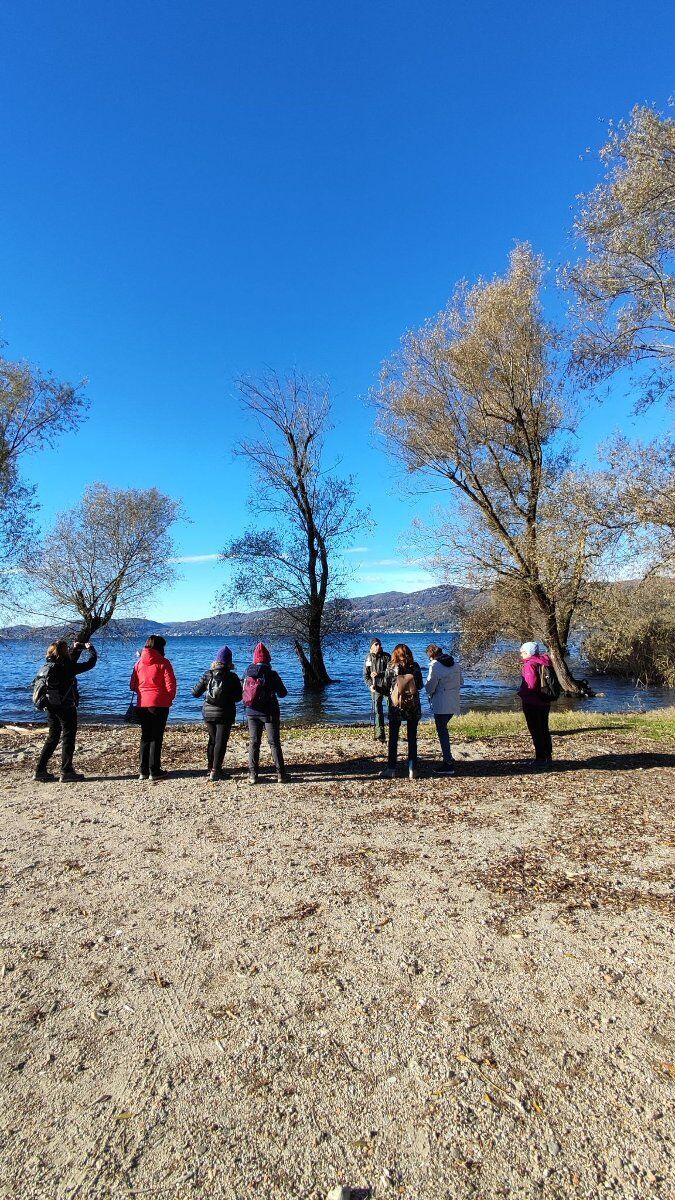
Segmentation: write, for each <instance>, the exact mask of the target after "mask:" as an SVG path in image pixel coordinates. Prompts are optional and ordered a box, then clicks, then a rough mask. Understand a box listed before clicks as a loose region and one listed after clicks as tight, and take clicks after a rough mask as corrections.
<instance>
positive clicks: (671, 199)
mask: <svg viewBox="0 0 675 1200" xmlns="http://www.w3.org/2000/svg"><path fill="white" fill-rule="evenodd" d="M600 158H601V161H602V164H603V167H604V177H603V179H602V180H601V181H600V183H598V185H597V187H596V188H595V189H594V190H593V191H592V192H591V193H590V195H588V196H586V197H585V198H584V200H583V203H582V206H581V211H580V213H579V216H578V218H577V221H576V227H575V232H576V234H577V237H578V238H579V239H580V241H581V242H582V243H583V245H584V247H585V251H586V254H585V257H584V258H583V259H582V260H581V261H580V262H578V263H577V264H576V265H574V266H571V267H569V268H567V270H566V272H565V279H566V282H567V283H568V284H569V285H570V286H571V287H572V289H573V291H574V293H575V295H576V312H575V315H576V319H577V323H578V326H579V334H578V339H577V344H576V353H577V358H578V361H579V363H580V364H581V366H582V367H583V368H584V369H585V370H587V371H588V373H589V374H590V377H591V379H599V378H603V377H604V376H607V375H609V374H611V373H612V372H613V371H614V370H616V369H617V368H618V367H622V366H634V365H635V364H637V363H646V364H648V371H649V373H648V376H647V384H646V388H645V391H644V393H643V402H644V403H649V402H650V401H652V400H654V399H656V398H657V397H659V396H663V395H670V396H671V398H672V397H673V395H674V394H675V393H674V392H673V383H674V378H675V377H674V374H673V371H674V369H675V120H673V118H672V117H667V116H662V115H661V114H660V113H658V112H656V111H655V110H654V109H653V108H644V107H636V108H634V109H633V111H632V113H631V115H630V118H629V120H628V121H624V122H621V123H620V124H619V125H618V126H617V127H616V128H613V129H611V131H610V135H609V138H608V141H607V142H606V144H605V145H604V146H603V148H602V150H601V151H600Z"/></svg>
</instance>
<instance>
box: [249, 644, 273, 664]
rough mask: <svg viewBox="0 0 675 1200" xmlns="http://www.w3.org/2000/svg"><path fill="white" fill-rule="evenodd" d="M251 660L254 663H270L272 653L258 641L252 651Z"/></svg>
mask: <svg viewBox="0 0 675 1200" xmlns="http://www.w3.org/2000/svg"><path fill="white" fill-rule="evenodd" d="M253 661H254V663H271V661H272V655H271V654H270V652H269V650H268V649H267V646H266V645H265V644H264V643H263V642H258V645H257V646H256V648H255V650H254V651H253Z"/></svg>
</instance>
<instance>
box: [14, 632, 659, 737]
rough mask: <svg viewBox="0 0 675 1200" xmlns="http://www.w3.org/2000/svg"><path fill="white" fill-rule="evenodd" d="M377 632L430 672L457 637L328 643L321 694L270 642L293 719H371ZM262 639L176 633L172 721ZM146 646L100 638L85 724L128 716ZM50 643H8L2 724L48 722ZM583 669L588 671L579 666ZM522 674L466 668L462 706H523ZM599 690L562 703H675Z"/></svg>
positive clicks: (635, 707)
mask: <svg viewBox="0 0 675 1200" xmlns="http://www.w3.org/2000/svg"><path fill="white" fill-rule="evenodd" d="M374 636H379V637H381V638H382V642H383V644H384V646H385V649H388V650H391V649H392V648H393V646H394V645H395V644H396V642H399V641H405V642H407V644H408V645H409V646H410V648H411V649H412V651H413V653H414V655H415V657H416V659H417V661H418V662H419V663H420V665H421V666H422V669H423V670H424V669H425V667H426V664H427V658H426V655H425V653H424V649H425V647H426V646H427V645H428V644H429V642H430V641H436V642H438V641H442V642H443V644H444V646H446V647H447V648H449V649H452V645H453V642H454V641H455V637H456V635H454V634H451V633H450V634H438V633H436V634H433V635H432V634H429V633H399V634H384V633H381V634H377V635H376V634H373V635H371V634H363V635H360V636H359V637H358V638H355V639H354V641H353V642H351V643H350V644H349V645H347V646H345V644H344V643H335V642H334V641H331V639H330V638H328V639H327V640H326V662H327V666H328V670H329V672H330V674H331V675H332V676H333V677H334V678H335V680H336V682H335V683H333V684H332V685H331V686H330V687H327V688H325V690H324V691H323V692H321V693H313V692H307V691H305V690H304V688H303V686H302V673H301V671H300V666H299V663H298V660H297V658H296V655H295V653H294V650H293V647H292V645H291V643H290V642H288V641H286V640H278V641H273V640H270V642H269V645H270V647H271V649H272V654H273V660H274V666H275V668H276V669H277V670H278V672H279V674H280V675H281V676H282V678H283V680H284V682H285V684H286V687H287V688H288V697H287V699H285V700H284V701H282V715H283V717H284V719H286V720H292V721H294V722H303V723H307V724H316V723H325V724H332V725H341V724H360V723H364V722H365V723H367V722H368V721H369V720H370V719H371V707H370V694H369V692H368V690H367V689H366V687H365V686H364V684H363V678H362V668H363V660H364V658H365V655H366V654H367V652H368V649H369V647H370V643H371V641H372V638H373V637H374ZM255 640H256V639H254V638H250V637H241V636H236V637H234V636H233V637H230V638H222V637H219V638H214V637H174V638H168V639H167V655H168V657H169V658H170V659H171V662H172V664H173V667H174V670H175V672H176V677H177V680H178V695H177V696H176V701H175V703H174V705H173V707H172V709H171V720H172V721H199V720H201V701H199V700H195V699H194V697H193V696H192V695H191V688H192V687H193V685H194V684H195V683H196V682H197V680H198V679H199V678H200V676H201V675H202V674H203V672H204V671H205V670H206V668H207V667H208V666H210V664H211V662H212V661H213V658H214V656H215V654H216V651H217V650H219V649H220V647H221V646H222V645H223V644H224V643H225V642H227V644H228V645H229V646H230V647H231V648H232V652H233V655H234V662H235V668H236V669H237V670H238V672H239V674H242V673H243V671H244V669H245V668H246V666H247V665H248V663H250V662H251V658H252V652H253V646H254V644H255ZM141 644H142V643H140V642H139V644H138V645H136V644H135V643H134V642H129V641H126V640H125V641H121V640H118V639H113V638H101V639H100V640H97V641H96V648H97V650H98V651H99V661H98V663H97V665H96V667H95V668H94V670H93V671H90V672H88V673H87V674H86V675H84V676H82V678H81V680H80V692H81V696H82V699H81V704H80V720H81V721H90V722H94V721H101V722H109V721H110V722H115V721H121V720H122V718H123V715H124V713H125V711H126V708H127V705H128V703H129V698H130V693H129V677H130V675H131V670H132V667H133V664H134V661H135V658H136V650H137V649H140V646H141ZM45 649H46V646H45V645H43V644H42V643H41V642H37V641H2V642H0V668H1V670H0V722H12V721H35V720H42V717H41V716H40V714H38V713H37V712H36V711H35V709H34V708H33V703H32V683H33V678H34V676H35V673H36V671H37V669H38V667H39V666H40V665H41V663H42V661H43V657H44V650H45ZM579 670H580V671H581V673H582V674H583V668H582V667H581V666H579ZM517 686H518V678H517V674H514V678H513V679H503V678H498V677H496V676H494V677H483V676H480V675H473V674H472V673H471V672H470V671H465V687H464V688H463V690H462V707H463V709H464V710H465V711H468V710H469V709H474V710H478V711H495V710H509V709H518V708H519V701H518V700H517V698H516V695H515V691H516V688H517ZM593 688H594V690H595V691H596V692H597V695H596V696H595V697H594V698H593V699H591V700H563V701H560V702H559V703H558V705H557V706H556V707H557V708H558V709H560V708H577V707H580V706H581V707H583V710H584V711H585V712H617V713H619V712H631V711H638V712H640V711H646V710H649V709H654V708H662V707H665V706H667V705H671V704H675V692H673V691H670V690H668V689H667V688H645V689H636V687H635V685H634V684H632V683H629V682H625V681H623V680H617V679H612V678H609V677H606V676H595V677H594V678H593Z"/></svg>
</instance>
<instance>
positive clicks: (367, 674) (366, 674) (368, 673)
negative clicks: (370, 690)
mask: <svg viewBox="0 0 675 1200" xmlns="http://www.w3.org/2000/svg"><path fill="white" fill-rule="evenodd" d="M372 673H373V672H372V668H371V665H370V655H369V654H366V657H365V660H364V663H363V682H364V683H365V684H366V686H367V687H370V684H371V679H372Z"/></svg>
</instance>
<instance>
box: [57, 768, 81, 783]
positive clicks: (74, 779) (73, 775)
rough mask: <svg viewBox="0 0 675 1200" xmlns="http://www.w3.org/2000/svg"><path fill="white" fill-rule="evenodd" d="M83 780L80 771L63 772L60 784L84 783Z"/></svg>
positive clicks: (60, 776)
mask: <svg viewBox="0 0 675 1200" xmlns="http://www.w3.org/2000/svg"><path fill="white" fill-rule="evenodd" d="M83 779H84V775H82V774H81V772H80V771H62V772H61V774H60V775H59V783H82V780H83Z"/></svg>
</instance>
